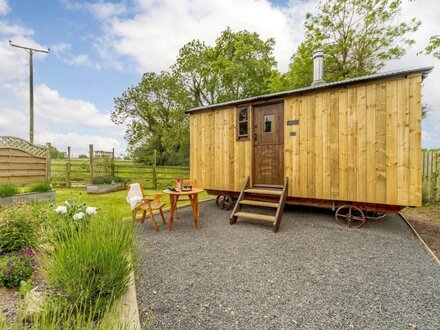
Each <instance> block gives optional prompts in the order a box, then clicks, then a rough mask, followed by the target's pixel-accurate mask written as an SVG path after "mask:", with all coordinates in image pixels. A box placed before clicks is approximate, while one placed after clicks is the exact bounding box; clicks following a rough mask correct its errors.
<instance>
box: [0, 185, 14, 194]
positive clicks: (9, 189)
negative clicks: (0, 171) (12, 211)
mask: <svg viewBox="0 0 440 330" xmlns="http://www.w3.org/2000/svg"><path fill="white" fill-rule="evenodd" d="M17 194H18V188H17V186H16V185H14V184H12V183H2V184H0V197H9V196H14V195H17Z"/></svg>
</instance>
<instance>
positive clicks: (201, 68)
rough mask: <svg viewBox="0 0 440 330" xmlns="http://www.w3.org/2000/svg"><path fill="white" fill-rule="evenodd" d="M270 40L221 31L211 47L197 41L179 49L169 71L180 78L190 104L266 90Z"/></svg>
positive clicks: (270, 66) (270, 61)
mask: <svg viewBox="0 0 440 330" xmlns="http://www.w3.org/2000/svg"><path fill="white" fill-rule="evenodd" d="M274 45H275V41H274V39H272V38H270V39H268V40H266V41H264V40H261V39H260V36H259V35H258V34H257V33H250V32H248V31H239V32H232V31H231V29H230V28H227V29H226V30H225V31H223V32H222V33H221V35H220V37H219V38H218V39H217V40H216V43H215V45H214V46H213V47H210V46H207V45H206V44H205V43H203V42H201V41H199V40H193V41H191V42H189V43H188V44H186V45H185V46H184V47H183V48H182V49H181V50H180V52H179V57H178V58H177V63H176V64H175V65H174V66H173V71H174V72H175V73H176V74H177V75H179V76H181V77H182V80H183V82H184V85H185V88H186V90H187V91H188V92H189V93H190V95H191V99H192V104H193V105H194V106H199V105H207V104H213V103H218V102H224V101H230V100H235V99H240V98H245V97H250V96H255V95H260V94H264V93H267V92H269V86H270V77H271V75H272V74H273V72H274V71H275V66H276V61H275V58H274V56H273V54H272V53H273V47H274Z"/></svg>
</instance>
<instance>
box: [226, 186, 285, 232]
mask: <svg viewBox="0 0 440 330" xmlns="http://www.w3.org/2000/svg"><path fill="white" fill-rule="evenodd" d="M287 184H288V178H285V181H284V185H283V186H275V185H271V186H270V187H262V186H258V187H250V177H247V178H246V181H245V183H244V185H243V188H242V189H241V191H240V196H239V197H238V200H237V203H236V204H235V207H234V209H233V211H232V214H231V216H230V217H229V222H230V224H231V225H233V224H235V223H236V222H237V219H238V218H247V219H255V220H263V221H270V222H272V223H273V231H274V233H276V232H277V231H278V229H279V226H280V223H281V217H282V214H283V210H284V204H285V202H286V198H287ZM247 195H252V196H251V198H252V199H246V197H247ZM259 199H260V200H259ZM268 199H269V201H268ZM274 199H279V201H278V202H277V203H276V202H270V200H274ZM243 206H245V207H246V206H252V207H263V208H272V209H276V213H275V215H267V214H261V213H259V212H258V211H257V212H255V210H253V212H245V211H242V210H241V208H242V207H243Z"/></svg>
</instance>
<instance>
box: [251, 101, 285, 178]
mask: <svg viewBox="0 0 440 330" xmlns="http://www.w3.org/2000/svg"><path fill="white" fill-rule="evenodd" d="M253 113H254V118H253V119H254V120H253V125H254V130H253V140H254V152H253V154H254V155H253V184H254V185H282V184H283V177H284V125H283V113H284V106H283V103H276V104H268V105H260V106H255V107H254V111H253Z"/></svg>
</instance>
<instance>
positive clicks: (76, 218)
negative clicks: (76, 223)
mask: <svg viewBox="0 0 440 330" xmlns="http://www.w3.org/2000/svg"><path fill="white" fill-rule="evenodd" d="M82 218H84V212H78V213H75V214H74V215H73V220H81V219H82Z"/></svg>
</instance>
